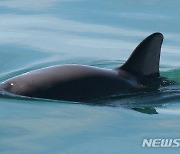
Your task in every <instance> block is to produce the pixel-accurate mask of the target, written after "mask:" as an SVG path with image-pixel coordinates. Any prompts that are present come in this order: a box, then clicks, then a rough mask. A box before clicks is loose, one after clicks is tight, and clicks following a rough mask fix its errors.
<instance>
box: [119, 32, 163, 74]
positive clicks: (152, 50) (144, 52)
mask: <svg viewBox="0 0 180 154" xmlns="http://www.w3.org/2000/svg"><path fill="white" fill-rule="evenodd" d="M162 42H163V35H162V34H161V33H154V34H151V35H150V36H148V37H147V38H145V39H144V40H143V41H142V42H141V43H140V44H139V45H138V46H137V47H136V48H135V50H134V51H133V53H132V54H131V56H130V57H129V59H128V60H127V61H126V63H125V64H123V65H122V66H121V67H120V69H123V70H125V71H127V72H129V73H131V74H133V75H136V76H137V77H145V76H156V77H157V76H159V60H160V52H161V45H162Z"/></svg>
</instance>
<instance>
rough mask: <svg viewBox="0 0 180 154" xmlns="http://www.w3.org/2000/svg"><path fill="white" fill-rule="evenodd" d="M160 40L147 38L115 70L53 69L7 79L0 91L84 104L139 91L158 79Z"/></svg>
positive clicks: (68, 67)
mask: <svg viewBox="0 0 180 154" xmlns="http://www.w3.org/2000/svg"><path fill="white" fill-rule="evenodd" d="M162 41H163V36H162V34H160V33H154V34H152V35H150V36H149V37H147V38H146V39H145V40H143V41H142V42H141V43H140V44H139V46H138V47H137V48H136V49H135V50H134V52H133V53H132V55H131V56H130V58H129V59H128V60H127V62H126V63H125V64H124V65H122V66H121V67H118V68H115V69H104V68H97V67H92V66H84V65H75V64H71V65H58V66H52V67H47V68H42V69H39V70H35V71H31V72H28V73H25V74H22V75H19V76H16V77H13V78H11V79H8V80H6V81H4V82H3V83H1V84H0V90H2V91H5V92H9V93H12V94H15V95H22V96H29V97H36V98H46V99H54V100H68V101H85V100H89V99H94V98H99V97H105V96H109V95H113V94H116V93H119V92H128V91H130V90H132V89H141V88H143V87H144V86H143V85H142V83H143V82H142V81H143V80H144V79H145V78H147V77H149V76H150V77H153V78H155V77H158V76H159V57H160V50H161V45H162Z"/></svg>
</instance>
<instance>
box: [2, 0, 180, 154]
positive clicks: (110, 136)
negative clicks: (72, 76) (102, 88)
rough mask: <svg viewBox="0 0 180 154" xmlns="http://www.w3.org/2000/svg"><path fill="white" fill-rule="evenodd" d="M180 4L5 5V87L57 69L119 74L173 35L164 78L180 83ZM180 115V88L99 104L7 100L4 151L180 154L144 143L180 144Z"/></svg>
mask: <svg viewBox="0 0 180 154" xmlns="http://www.w3.org/2000/svg"><path fill="white" fill-rule="evenodd" d="M179 5H180V2H179V1H178V0H174V1H168V0H158V1H157V0H149V1H147V0H128V1H127V0H99V1H98V0H36V1H33V2H32V1H31V0H1V1H0V81H4V80H5V79H8V78H10V77H14V76H16V75H19V74H22V73H24V72H28V71H30V70H35V69H38V68H42V67H46V66H51V65H55V64H68V63H75V64H85V65H92V66H98V67H103V68H114V67H117V66H120V65H121V64H123V63H124V62H125V60H126V59H127V58H128V56H129V55H130V53H131V52H132V50H133V49H134V48H135V47H136V45H137V44H138V43H139V42H140V41H141V40H142V39H143V38H144V37H146V36H147V35H149V34H151V33H153V32H157V31H159V32H162V33H163V34H164V36H165V40H164V44H163V47H162V55H161V62H160V71H161V75H162V76H164V77H166V78H167V79H168V80H173V81H175V82H176V83H180V60H179V59H180V31H179V27H180V16H179V14H180V9H179ZM102 102H103V103H102ZM102 104H103V105H102ZM179 117H180V86H170V87H163V88H161V89H160V90H159V91H157V92H150V93H142V94H133V95H128V94H127V95H126V96H119V97H115V98H107V99H104V100H101V102H100V103H99V104H96V105H90V104H83V103H78V102H63V101H50V100H42V99H26V98H14V97H8V96H1V98H0V153H3V154H4V153H8V154H9V153H13V154H14V153H17V154H19V153H43V154H44V153H58V154H59V153H62V154H81V153H82V154H83V153H86V154H96V153H97V154H100V153H104V154H106V153H107V154H109V153H112V154H119V153H130V154H131V153H137V154H139V153H157V154H159V153H178V152H179V148H142V146H141V145H142V141H143V139H144V138H179V137H180V134H179V129H180V119H179Z"/></svg>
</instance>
